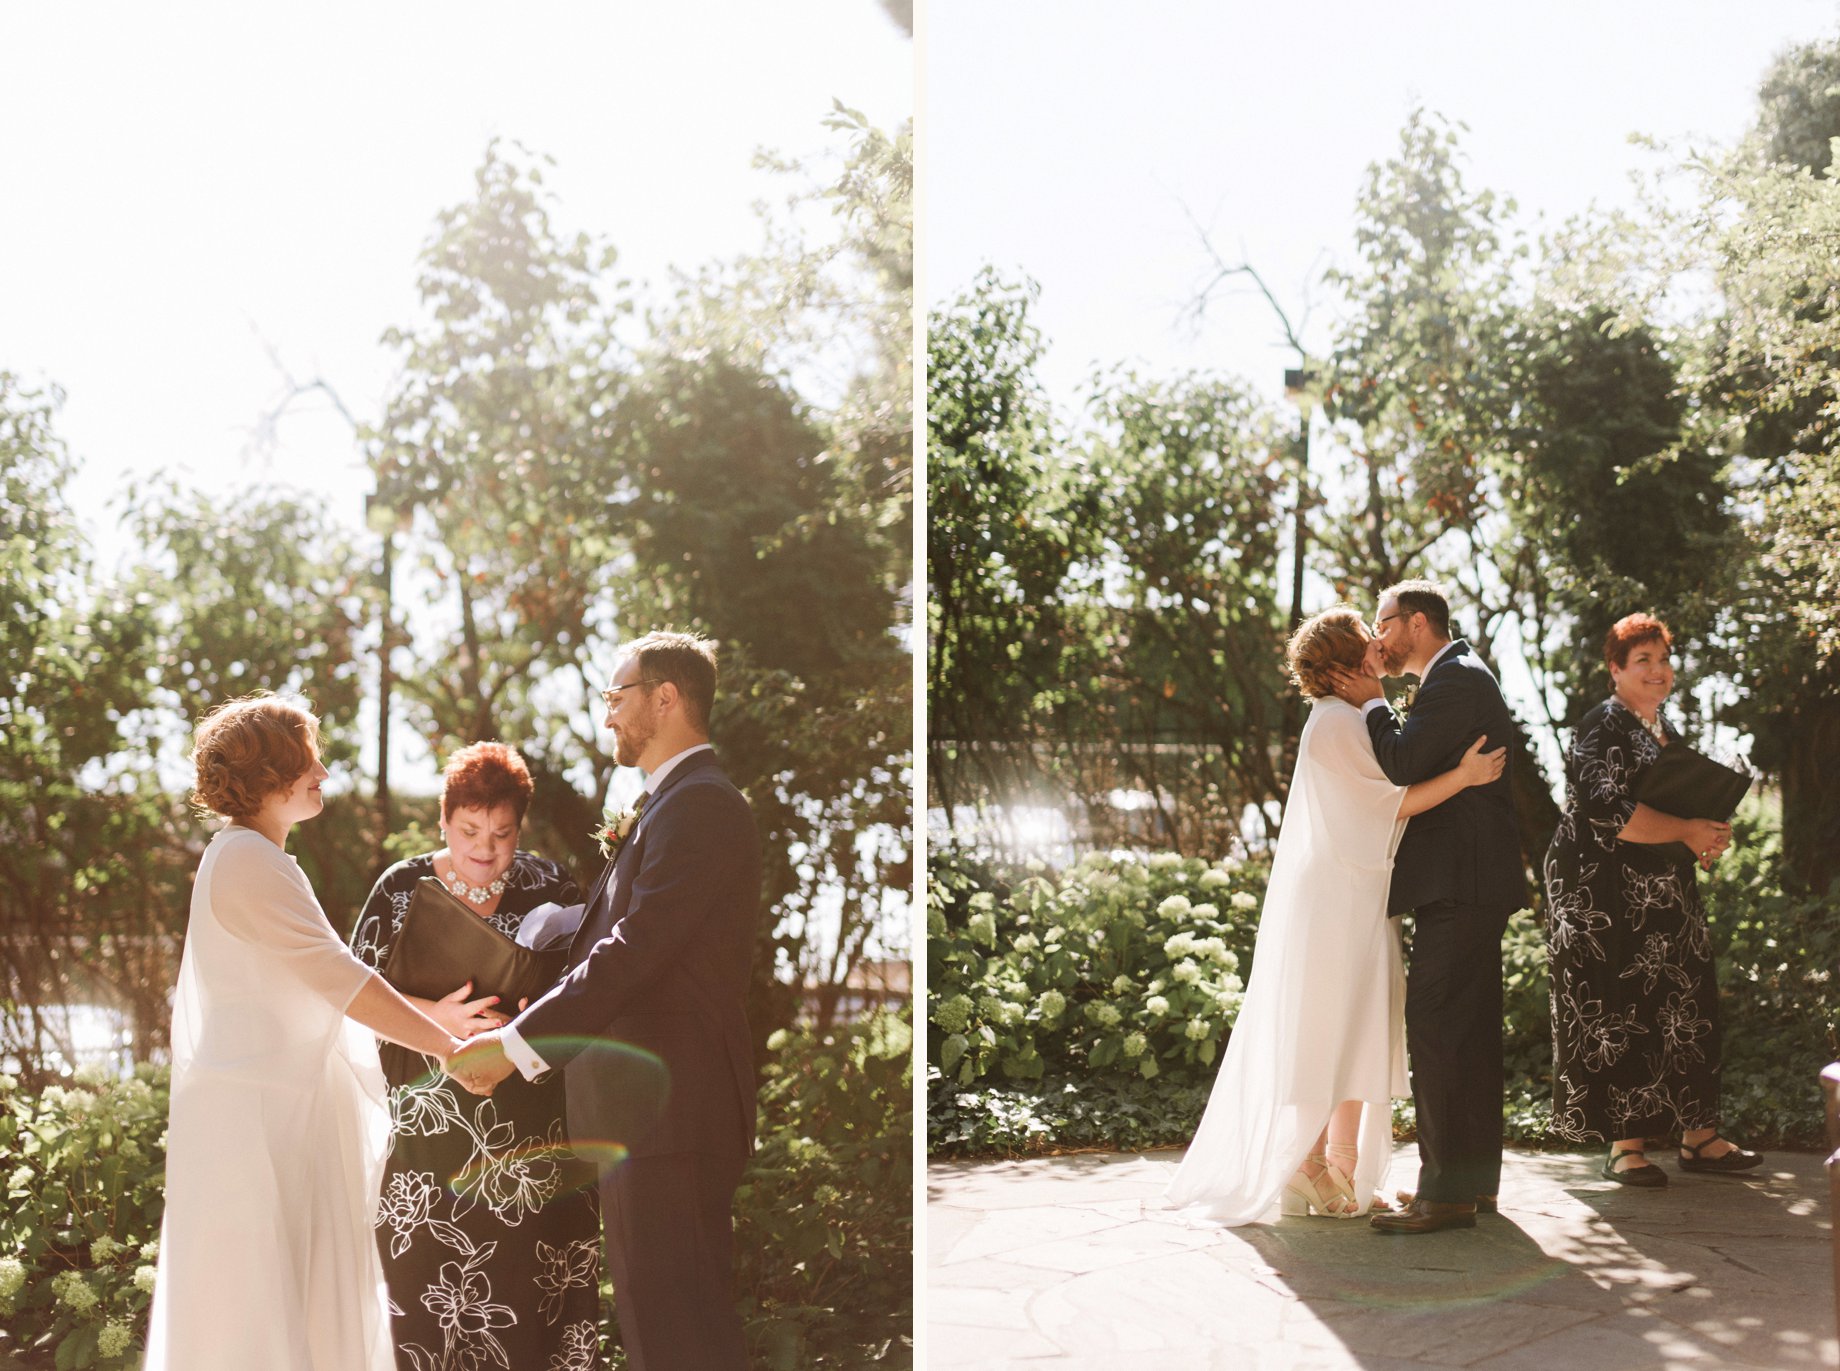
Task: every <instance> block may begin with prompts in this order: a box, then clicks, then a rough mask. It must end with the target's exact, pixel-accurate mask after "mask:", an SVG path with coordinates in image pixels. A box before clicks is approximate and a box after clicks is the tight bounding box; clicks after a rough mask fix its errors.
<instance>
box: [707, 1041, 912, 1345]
mask: <svg viewBox="0 0 1840 1371" xmlns="http://www.w3.org/2000/svg"><path fill="white" fill-rule="evenodd" d="M772 1046H773V1049H774V1052H775V1059H774V1060H773V1061H772V1062H771V1063H770V1064H769V1065H768V1066H767V1069H766V1078H765V1080H764V1082H763V1083H762V1086H761V1090H760V1107H761V1121H760V1147H759V1150H758V1151H757V1152H756V1153H755V1155H754V1161H753V1165H752V1166H751V1167H750V1168H749V1170H748V1174H747V1175H746V1177H744V1178H743V1181H742V1185H741V1189H740V1191H739V1193H738V1194H737V1196H736V1206H735V1239H736V1245H737V1250H738V1252H739V1254H740V1261H739V1265H740V1280H741V1288H742V1291H743V1296H742V1307H743V1310H744V1313H745V1316H746V1318H747V1324H748V1340H749V1345H750V1346H751V1347H752V1349H753V1355H754V1358H755V1360H756V1362H757V1364H759V1365H762V1366H765V1367H768V1368H771V1371H787V1369H788V1368H794V1367H845V1366H862V1365H868V1364H879V1365H886V1366H889V1367H904V1366H911V1365H912V1364H913V1343H912V1329H913V1248H914V1233H913V1159H914V1142H913V1135H914V1118H913V1112H914V1111H913V1086H914V1076H913V1046H914V1032H913V1011H912V1007H911V1006H903V1008H902V1009H901V1011H900V1012H899V1013H878V1014H875V1015H873V1016H871V1017H870V1018H868V1019H865V1020H864V1021H862V1022H861V1023H858V1024H853V1025H849V1026H847V1027H843V1028H839V1029H837V1030H835V1031H833V1032H832V1033H831V1034H829V1035H828V1036H826V1037H823V1038H815V1037H813V1036H812V1035H811V1034H809V1033H803V1032H790V1033H789V1032H786V1031H785V1030H782V1031H780V1032H779V1033H776V1034H774V1035H773V1039H772Z"/></svg>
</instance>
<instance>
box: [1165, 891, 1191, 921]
mask: <svg viewBox="0 0 1840 1371" xmlns="http://www.w3.org/2000/svg"><path fill="white" fill-rule="evenodd" d="M1193 908H1194V906H1193V905H1191V904H1189V902H1188V896H1186V895H1171V896H1170V897H1169V898H1168V899H1166V900H1164V901H1163V902H1162V903H1161V904H1160V905H1158V906H1157V907H1156V912H1157V913H1158V914H1161V915H1162V916H1163V917H1164V918H1165V919H1179V918H1181V917H1182V916H1183V915H1185V914H1187V913H1188V912H1189V911H1190V910H1192V909H1193Z"/></svg>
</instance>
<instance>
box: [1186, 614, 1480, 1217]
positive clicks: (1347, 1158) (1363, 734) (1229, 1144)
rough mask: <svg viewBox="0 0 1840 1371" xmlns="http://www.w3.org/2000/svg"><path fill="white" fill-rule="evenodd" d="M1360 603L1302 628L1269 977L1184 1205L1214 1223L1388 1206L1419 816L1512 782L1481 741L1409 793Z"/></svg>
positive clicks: (1230, 1055) (1295, 638) (1232, 1057)
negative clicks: (1340, 683) (1412, 849)
mask: <svg viewBox="0 0 1840 1371" xmlns="http://www.w3.org/2000/svg"><path fill="white" fill-rule="evenodd" d="M1372 638H1373V635H1372V634H1371V633H1369V632H1368V630H1367V626H1366V625H1365V624H1364V623H1362V621H1361V616H1360V615H1359V614H1358V613H1357V612H1356V611H1354V610H1352V609H1345V608H1342V609H1331V610H1326V611H1324V612H1323V613H1321V614H1318V615H1316V616H1315V617H1314V618H1312V619H1310V620H1308V621H1306V622H1305V623H1304V624H1303V625H1302V626H1301V627H1299V628H1298V629H1297V631H1296V633H1295V634H1293V635H1292V637H1291V640H1290V644H1289V647H1288V649H1287V653H1286V658H1287V663H1288V665H1289V668H1290V674H1291V679H1292V680H1293V681H1294V682H1295V683H1296V685H1297V688H1298V689H1299V690H1301V691H1302V692H1303V694H1304V695H1305V696H1306V697H1307V698H1309V699H1310V700H1311V701H1312V707H1311V710H1310V717H1309V719H1308V721H1307V722H1306V723H1305V724H1304V727H1303V737H1302V738H1301V739H1300V740H1299V743H1298V748H1297V768H1296V771H1295V772H1294V773H1293V775H1292V777H1291V790H1290V796H1289V799H1288V800H1287V802H1286V804H1285V808H1284V823H1283V827H1282V828H1281V829H1280V831H1279V834H1278V848H1277V853H1276V855H1275V857H1274V858H1273V861H1272V867H1271V880H1270V883H1269V884H1268V885H1267V887H1266V890H1265V907H1264V910H1263V912H1262V913H1261V915H1260V917H1259V932H1258V938H1257V941H1256V942H1255V943H1254V945H1253V954H1252V974H1251V979H1250V982H1249V984H1248V985H1247V988H1246V998H1245V1001H1244V1003H1243V1004H1242V1005H1241V1007H1240V1012H1239V1018H1238V1019H1237V1020H1236V1021H1235V1023H1234V1025H1233V1031H1232V1033H1231V1035H1230V1036H1229V1037H1228V1040H1227V1053H1226V1057H1225V1059H1224V1060H1223V1061H1222V1062H1221V1065H1220V1075H1219V1076H1218V1077H1217V1078H1216V1079H1215V1081H1214V1089H1213V1092H1212V1094H1210V1095H1209V1097H1208V1106H1207V1111H1206V1113H1204V1114H1203V1115H1202V1119H1201V1126H1200V1128H1199V1130H1198V1131H1197V1132H1196V1134H1195V1140H1194V1142H1193V1143H1191V1144H1190V1145H1189V1149H1188V1153H1187V1155H1186V1156H1184V1157H1183V1159H1182V1164H1181V1166H1180V1167H1179V1168H1178V1170H1177V1171H1176V1175H1175V1179H1174V1180H1173V1181H1171V1182H1170V1185H1169V1189H1168V1192H1167V1198H1168V1200H1169V1202H1170V1203H1171V1204H1172V1205H1175V1206H1178V1207H1183V1208H1187V1209H1189V1210H1190V1211H1191V1212H1192V1213H1193V1214H1194V1216H1195V1217H1198V1218H1205V1219H1207V1220H1210V1221H1212V1222H1214V1223H1220V1224H1226V1225H1229V1226H1231V1225H1237V1224H1244V1223H1250V1222H1252V1221H1253V1220H1255V1219H1257V1218H1259V1217H1260V1216H1261V1215H1263V1214H1264V1213H1265V1212H1266V1211H1267V1210H1268V1209H1269V1208H1270V1207H1271V1204H1272V1201H1273V1200H1276V1199H1278V1198H1279V1196H1280V1193H1282V1197H1283V1206H1282V1207H1283V1212H1284V1213H1285V1214H1309V1213H1317V1214H1328V1215H1335V1216H1338V1217H1346V1218H1353V1217H1355V1216H1357V1215H1361V1214H1365V1213H1367V1212H1368V1210H1369V1209H1370V1208H1371V1207H1373V1205H1374V1202H1375V1201H1374V1190H1375V1187H1376V1186H1377V1185H1378V1184H1379V1182H1380V1180H1381V1178H1382V1176H1383V1174H1384V1171H1385V1168H1386V1164H1387V1162H1388V1160H1389V1157H1390V1154H1391V1150H1392V1104H1391V1099H1392V1096H1394V1095H1405V1094H1408V1093H1409V1091H1408V1089H1407V1085H1406V1073H1405V1028H1404V1010H1405V974H1404V969H1403V962H1402V958H1401V955H1400V947H1399V931H1398V928H1397V926H1396V925H1395V924H1394V923H1393V922H1392V921H1391V920H1389V919H1388V918H1387V916H1386V893H1387V885H1388V883H1389V882H1390V880H1391V878H1392V869H1393V852H1394V849H1395V848H1396V847H1397V846H1398V844H1399V836H1400V834H1401V833H1402V832H1404V830H1405V820H1406V819H1408V818H1410V817H1411V816H1412V815H1414V814H1417V813H1420V812H1421V811H1423V810H1427V809H1430V808H1432V807H1434V806H1436V805H1438V804H1441V803H1442V802H1443V801H1444V800H1446V799H1448V798H1449V797H1450V796H1452V795H1454V794H1456V793H1457V792H1458V791H1459V790H1462V789H1464V788H1465V787H1467V786H1472V785H1482V784H1484V783H1485V782H1487V781H1490V780H1493V779H1494V778H1495V777H1496V776H1499V775H1500V774H1501V770H1502V767H1503V766H1504V765H1505V763H1506V756H1507V753H1506V749H1505V748H1498V749H1497V750H1495V751H1494V752H1490V753H1487V754H1484V753H1483V752H1482V747H1483V745H1484V744H1485V743H1486V742H1487V739H1484V738H1479V739H1477V740H1476V742H1475V743H1474V744H1473V745H1472V746H1471V747H1470V749H1469V751H1468V752H1466V753H1465V754H1464V756H1463V759H1462V761H1461V762H1460V763H1459V764H1458V765H1457V766H1456V767H1455V768H1454V769H1452V770H1450V771H1447V772H1445V773H1444V774H1443V775H1441V776H1437V777H1434V778H1433V779H1431V780H1429V781H1422V782H1420V783H1419V784H1417V785H1414V786H1410V787H1400V786H1396V785H1394V784H1393V783H1392V782H1391V781H1389V780H1387V779H1386V776H1385V775H1384V774H1383V773H1382V772H1381V770H1380V764H1379V763H1378V762H1377V761H1375V760H1374V751H1373V745H1372V743H1371V742H1370V741H1369V739H1368V734H1367V727H1366V725H1365V724H1364V723H1362V721H1361V714H1360V711H1358V710H1357V709H1355V708H1354V707H1353V706H1352V705H1348V704H1344V703H1343V702H1342V701H1340V700H1338V699H1336V698H1335V695H1334V691H1333V688H1332V685H1331V681H1330V673H1331V672H1332V671H1333V670H1334V669H1336V668H1338V667H1339V668H1343V669H1346V670H1351V671H1365V672H1366V673H1367V674H1369V675H1378V674H1379V663H1378V661H1377V654H1376V653H1375V652H1374V651H1373V649H1372V647H1371V644H1372Z"/></svg>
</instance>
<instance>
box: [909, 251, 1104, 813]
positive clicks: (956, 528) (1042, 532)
mask: <svg viewBox="0 0 1840 1371" xmlns="http://www.w3.org/2000/svg"><path fill="white" fill-rule="evenodd" d="M1037 296H1038V288H1037V287H1036V285H1035V284H1034V283H1033V282H1031V281H1027V280H1022V281H1010V280H1006V279H1005V278H1003V277H1002V276H1001V275H999V274H998V273H996V272H995V271H992V270H989V269H986V270H984V271H982V272H980V273H979V275H978V278H977V280H976V282H975V283H974V284H973V285H972V287H971V289H970V290H968V291H967V292H965V293H964V294H963V295H961V296H960V297H959V298H958V299H957V300H955V301H954V302H953V303H952V304H950V305H949V306H947V307H946V308H944V309H941V310H936V311H935V312H934V313H933V315H932V316H931V318H930V320H929V321H928V328H927V374H928V388H927V406H928V410H927V432H926V453H927V455H926V470H927V515H928V517H927V531H926V532H927V541H926V546H927V587H928V595H927V616H928V620H927V630H928V631H927V712H928V723H927V758H928V778H929V786H930V788H931V792H932V793H931V794H930V795H929V796H928V803H929V805H932V806H934V807H937V808H941V809H943V810H944V811H945V813H946V815H947V817H948V821H952V820H953V819H954V818H955V816H956V814H957V812H958V810H959V809H960V807H961V806H966V805H972V804H975V803H978V802H979V797H980V796H1008V797H1014V796H1016V795H1017V794H1018V793H1019V792H1020V791H1021V790H1022V789H1023V788H1025V787H1026V786H1027V785H1028V784H1029V783H1030V782H1031V781H1033V780H1034V779H1036V778H1037V769H1036V767H1035V765H1034V763H1033V762H1032V761H1031V760H1030V757H1029V753H1028V745H1029V742H1030V740H1031V739H1032V738H1033V737H1034V736H1035V735H1036V730H1037V729H1038V728H1039V727H1040V726H1041V725H1042V723H1043V722H1044V718H1045V716H1046V715H1048V714H1049V713H1050V712H1051V711H1052V709H1053V708H1054V704H1055V702H1056V701H1057V700H1059V699H1062V698H1064V696H1063V693H1062V692H1063V691H1064V690H1065V689H1066V688H1067V681H1068V677H1069V675H1070V672H1069V670H1068V663H1067V661H1066V658H1067V655H1068V654H1069V652H1070V650H1072V649H1073V648H1074V647H1075V646H1076V645H1077V644H1078V643H1080V642H1081V641H1082V640H1083V636H1084V628H1085V625H1084V624H1083V622H1082V621H1081V620H1080V619H1079V617H1078V616H1076V615H1075V614H1073V613H1071V612H1070V611H1069V610H1068V608H1067V607H1066V606H1064V605H1063V604H1062V602H1061V592H1062V590H1063V588H1064V587H1065V586H1066V584H1067V579H1068V575H1069V573H1070V571H1071V570H1072V569H1073V566H1074V564H1075V562H1076V559H1079V558H1082V557H1084V555H1085V553H1086V551H1087V548H1088V541H1087V537H1086V534H1085V533H1084V532H1083V530H1085V529H1089V528H1090V527H1091V522H1090V519H1089V518H1088V517H1087V514H1088V511H1086V510H1085V509H1083V508H1082V507H1081V505H1080V503H1079V497H1078V496H1077V495H1076V493H1075V489H1074V485H1073V482H1072V480H1071V478H1070V475H1069V473H1068V472H1067V471H1066V470H1065V468H1064V467H1063V466H1062V464H1061V462H1060V460H1059V459H1058V457H1057V456H1056V454H1055V452H1054V446H1053V439H1052V437H1051V433H1050V419H1049V411H1048V404H1047V400H1046V397H1045V396H1043V395H1042V393H1041V389H1040V386H1039V384H1038V383H1037V381H1036V379H1035V374H1034V368H1035V364H1036V362H1037V361H1038V360H1039V359H1040V356H1041V349H1042V340H1041V335H1040V333H1039V332H1038V331H1037V330H1036V328H1035V326H1034V324H1033V323H1031V322H1030V319H1029V311H1030V309H1031V307H1032V306H1033V305H1034V303H1035V300H1036V298H1037Z"/></svg>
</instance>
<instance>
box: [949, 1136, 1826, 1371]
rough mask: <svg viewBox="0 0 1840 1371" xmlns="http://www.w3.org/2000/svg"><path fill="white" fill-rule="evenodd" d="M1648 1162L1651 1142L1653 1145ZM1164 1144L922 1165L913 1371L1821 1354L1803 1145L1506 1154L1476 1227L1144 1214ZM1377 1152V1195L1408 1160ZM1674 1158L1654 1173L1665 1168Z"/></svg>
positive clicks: (1551, 1367)
mask: <svg viewBox="0 0 1840 1371" xmlns="http://www.w3.org/2000/svg"><path fill="white" fill-rule="evenodd" d="M1665 1155H1666V1154H1665V1153H1657V1154H1656V1156H1657V1157H1658V1158H1659V1157H1664V1156H1665ZM1180 1156H1181V1154H1180V1152H1177V1151H1163V1152H1152V1153H1148V1154H1144V1155H1127V1154H1119V1153H1091V1154H1082V1155H1076V1156H1068V1157H1053V1158H1043V1159H1036V1160H1030V1161H1021V1162H995V1163H990V1162H986V1163H953V1162H935V1163H933V1164H932V1165H931V1166H930V1167H929V1168H928V1177H927V1222H926V1228H927V1231H926V1253H927V1256H926V1261H927V1292H926V1305H925V1309H926V1328H925V1329H924V1330H923V1334H922V1336H923V1342H922V1343H921V1349H922V1351H923V1354H924V1361H923V1362H922V1363H921V1364H922V1365H924V1366H927V1367H931V1368H937V1369H938V1371H945V1368H955V1369H956V1368H964V1371H1000V1369H1002V1368H1016V1371H1024V1369H1026V1368H1045V1367H1054V1368H1057V1369H1058V1368H1070V1369H1079V1371H1085V1369H1086V1368H1090V1369H1091V1371H1187V1368H1197V1371H1199V1369H1201V1368H1220V1369H1221V1371H1227V1369H1228V1368H1231V1371H1330V1369H1331V1368H1345V1367H1362V1368H1369V1369H1370V1371H1404V1369H1405V1368H1413V1367H1476V1368H1485V1369H1486V1371H1610V1369H1611V1368H1617V1371H1624V1368H1656V1369H1658V1371H1659V1369H1662V1368H1670V1369H1671V1368H1676V1367H1678V1368H1695V1369H1698V1368H1733V1369H1734V1371H1748V1369H1749V1368H1757V1369H1758V1371H1797V1369H1798V1368H1802V1367H1832V1366H1834V1365H1835V1364H1836V1340H1835V1335H1834V1328H1835V1324H1834V1305H1833V1283H1832V1266H1831V1260H1832V1259H1831V1256H1830V1247H1829V1243H1830V1241H1831V1237H1830V1234H1831V1225H1830V1223H1829V1220H1828V1214H1827V1182H1826V1177H1825V1175H1824V1173H1823V1170H1822V1165H1821V1163H1822V1160H1823V1159H1822V1158H1821V1157H1820V1156H1817V1155H1812V1154H1804V1153H1786V1154H1772V1155H1771V1156H1770V1157H1768V1158H1767V1159H1766V1161H1765V1164H1764V1167H1763V1169H1762V1170H1761V1171H1758V1172H1754V1173H1752V1176H1753V1178H1752V1179H1746V1180H1734V1179H1730V1178H1725V1177H1702V1176H1690V1175H1684V1174H1682V1173H1680V1172H1678V1171H1673V1172H1672V1176H1671V1180H1672V1182H1673V1183H1672V1184H1670V1185H1669V1186H1668V1188H1667V1189H1666V1190H1664V1191H1658V1192H1655V1191H1638V1190H1632V1189H1628V1188H1625V1187H1622V1186H1618V1185H1613V1184H1611V1183H1610V1182H1608V1181H1605V1180H1602V1179H1601V1178H1600V1177H1599V1176H1598V1175H1597V1167H1598V1165H1599V1164H1600V1162H1601V1158H1599V1157H1598V1156H1596V1155H1595V1154H1593V1155H1589V1156H1586V1155H1583V1154H1562V1153H1529V1152H1516V1153H1510V1154H1509V1157H1508V1163H1507V1172H1506V1175H1505V1177H1504V1180H1503V1185H1502V1211H1501V1213H1500V1214H1499V1215H1496V1216H1493V1217H1491V1216H1488V1215H1484V1216H1482V1218H1481V1219H1480V1220H1479V1221H1478V1226H1477V1228H1476V1229H1475V1230H1473V1231H1457V1232H1450V1233H1435V1234H1429V1235H1425V1236H1420V1237H1403V1238H1402V1237H1388V1236H1385V1235H1382V1234H1379V1233H1376V1232H1374V1231H1373V1230H1371V1229H1369V1228H1368V1226H1367V1225H1366V1223H1365V1222H1358V1223H1356V1222H1348V1221H1338V1220H1333V1219H1283V1220H1280V1219H1279V1218H1278V1214H1277V1208H1276V1206H1275V1205H1274V1206H1273V1208H1272V1211H1271V1213H1270V1214H1269V1215H1268V1216H1267V1217H1266V1218H1265V1219H1264V1220H1263V1221H1261V1222H1259V1223H1257V1224H1252V1225H1248V1226H1247V1227H1244V1228H1238V1229H1221V1228H1197V1227H1192V1226H1189V1225H1188V1224H1186V1223H1185V1222H1184V1221H1182V1220H1181V1219H1179V1218H1177V1217H1176V1216H1175V1215H1173V1214H1170V1213H1168V1212H1167V1211H1163V1210H1161V1209H1160V1208H1159V1201H1158V1198H1157V1197H1158V1196H1159V1194H1160V1192H1161V1191H1162V1189H1163V1186H1164V1185H1165V1184H1166V1183H1167V1181H1168V1179H1169V1177H1170V1176H1171V1175H1172V1174H1173V1173H1174V1170H1175V1167H1176V1163H1177V1161H1178V1160H1179V1159H1180ZM1417 1165H1418V1163H1417V1157H1416V1155H1415V1153H1414V1152H1413V1150H1412V1149H1411V1148H1409V1147H1408V1148H1402V1149H1400V1151H1399V1153H1398V1154H1397V1155H1396V1156H1395V1158H1394V1161H1393V1165H1392V1170H1391V1175H1390V1177H1389V1182H1388V1191H1389V1192H1390V1191H1391V1189H1392V1188H1394V1187H1396V1186H1399V1185H1402V1184H1403V1185H1410V1184H1411V1182H1412V1179H1413V1177H1414V1176H1415V1175H1416V1172H1417ZM1670 1170H1672V1168H1670Z"/></svg>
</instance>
